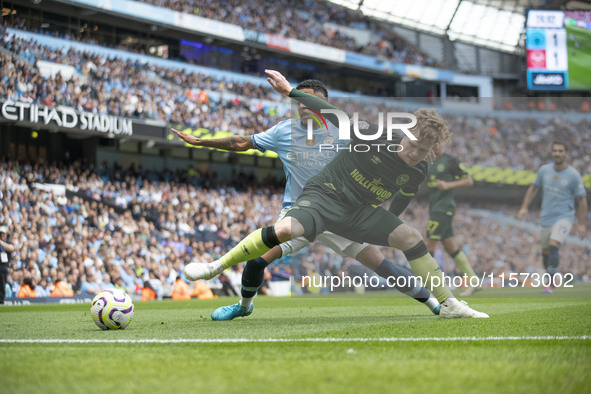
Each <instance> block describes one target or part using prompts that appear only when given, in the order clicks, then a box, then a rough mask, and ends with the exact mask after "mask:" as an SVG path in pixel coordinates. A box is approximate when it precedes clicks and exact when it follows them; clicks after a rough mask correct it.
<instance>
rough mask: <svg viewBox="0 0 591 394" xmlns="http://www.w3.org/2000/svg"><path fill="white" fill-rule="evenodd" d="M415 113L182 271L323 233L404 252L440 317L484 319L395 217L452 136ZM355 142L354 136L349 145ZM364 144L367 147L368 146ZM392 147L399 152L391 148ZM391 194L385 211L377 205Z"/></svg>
mask: <svg viewBox="0 0 591 394" xmlns="http://www.w3.org/2000/svg"><path fill="white" fill-rule="evenodd" d="M267 74H268V75H269V78H268V79H267V80H268V81H269V83H270V84H271V85H272V86H273V88H274V89H275V90H276V91H277V92H279V93H281V94H283V95H285V96H289V97H291V98H293V99H295V100H297V101H299V102H300V103H303V104H304V105H305V106H307V107H309V108H311V109H313V110H315V111H320V112H322V110H323V109H328V110H338V108H336V107H334V106H333V105H331V104H330V103H328V102H326V101H325V100H322V99H319V98H318V97H315V96H312V95H309V94H306V93H303V92H301V91H299V90H297V89H292V87H291V85H290V84H289V82H288V81H287V80H286V79H285V77H284V76H283V75H281V74H280V73H279V72H277V71H272V70H267ZM414 116H415V117H416V121H417V122H416V125H415V126H414V127H412V128H410V133H412V134H411V135H410V136H409V135H407V134H404V135H402V134H394V135H393V136H392V139H391V140H386V138H385V137H380V138H379V140H378V141H374V142H376V144H372V145H368V146H370V148H371V149H370V150H369V151H364V152H356V151H355V149H350V150H342V151H341V152H340V153H339V154H338V155H337V156H336V157H335V158H334V159H333V160H332V161H331V162H330V163H328V164H327V165H326V167H324V169H322V171H320V173H318V174H317V175H315V176H314V177H312V178H311V179H310V180H309V181H308V182H307V183H306V186H305V187H304V190H303V192H302V193H301V195H300V196H299V198H298V199H297V201H296V203H295V204H294V205H293V207H292V208H291V209H290V210H289V211H288V212H287V215H286V217H285V218H283V219H282V220H280V221H278V222H277V223H276V224H275V225H274V226H270V227H265V228H262V229H258V230H256V231H254V232H253V233H251V234H249V235H248V236H247V237H246V238H244V239H243V240H242V241H240V242H239V243H238V245H236V246H235V247H234V248H233V249H231V250H230V251H229V252H228V253H226V254H225V255H224V256H222V257H221V258H220V259H219V260H217V261H214V262H213V263H211V264H205V263H191V264H188V265H187V266H186V267H185V274H186V275H187V277H188V278H190V279H192V280H197V279H207V278H211V277H213V276H215V275H217V274H219V273H220V272H222V271H223V270H224V269H226V268H228V267H230V266H232V265H235V264H238V263H240V262H243V261H246V260H249V259H252V258H255V257H258V256H261V255H262V254H264V253H265V252H267V251H268V250H270V249H271V248H273V247H274V246H276V245H279V244H281V243H282V242H286V241H288V240H290V239H292V238H296V237H299V236H304V237H305V238H307V239H308V240H309V241H313V240H314V239H315V238H316V236H317V235H318V234H320V233H322V232H323V231H327V230H328V231H331V232H333V233H335V234H338V235H340V236H342V237H345V238H347V239H351V240H353V241H356V242H368V243H371V244H374V245H382V246H391V247H393V248H396V249H400V250H401V251H403V252H404V254H405V256H406V258H407V260H408V262H409V264H410V266H411V267H412V269H413V271H414V273H415V274H416V275H418V276H420V277H421V278H422V279H423V281H424V284H425V287H427V288H428V289H429V290H430V291H431V292H432V293H433V295H434V296H435V297H436V298H437V299H438V301H439V302H440V303H441V312H440V316H441V317H448V318H450V317H477V318H483V317H484V318H486V317H488V315H487V314H485V313H481V312H478V311H476V310H474V309H471V308H470V307H468V306H467V304H466V303H464V302H459V301H457V300H456V299H455V298H454V297H453V295H452V294H451V291H450V290H449V288H447V287H446V286H445V285H444V279H443V273H442V271H441V269H440V268H439V266H438V265H437V263H436V262H435V260H434V259H433V257H432V256H431V255H430V254H429V252H428V251H427V247H426V246H425V243H424V241H423V239H422V237H421V234H420V233H419V231H417V230H416V229H414V228H412V227H410V226H409V225H407V224H405V223H404V222H403V221H402V220H400V219H399V218H398V215H400V214H401V213H402V211H404V209H405V208H406V207H407V206H408V204H409V202H410V199H411V198H412V196H413V195H414V194H415V193H416V192H417V191H418V189H419V186H420V185H421V183H422V182H423V181H424V179H425V177H426V175H427V167H428V165H427V162H426V161H425V160H424V158H425V157H426V156H427V155H428V154H429V153H430V152H431V150H432V149H433V147H434V146H435V145H436V144H438V143H443V142H445V141H447V140H448V139H449V137H450V136H451V133H450V131H449V129H448V127H447V124H446V122H445V121H444V120H443V119H442V118H441V117H439V115H437V113H436V112H435V111H434V110H432V109H431V110H428V109H420V110H418V111H416V112H415V113H414ZM326 119H327V120H329V121H330V122H331V123H333V124H335V125H336V126H338V125H339V117H338V116H336V115H334V116H331V115H330V114H327V115H326ZM362 124H363V126H361V124H360V127H359V128H360V129H361V128H363V129H364V130H365V131H366V134H367V135H373V134H376V132H377V131H378V126H376V125H375V124H370V123H367V122H362ZM410 133H409V134H410ZM356 142H358V141H356V139H355V138H353V141H352V142H351V145H353V144H355V143H356ZM359 142H361V141H359ZM362 142H364V145H367V144H365V143H366V142H367V141H362ZM390 145H396V146H397V148H399V149H388V147H389V146H390ZM397 150H398V152H397ZM392 196H393V200H392V203H391V204H390V208H389V209H388V210H387V209H384V208H382V207H380V206H379V204H381V203H383V202H385V201H387V200H388V199H390V198H391V197H392Z"/></svg>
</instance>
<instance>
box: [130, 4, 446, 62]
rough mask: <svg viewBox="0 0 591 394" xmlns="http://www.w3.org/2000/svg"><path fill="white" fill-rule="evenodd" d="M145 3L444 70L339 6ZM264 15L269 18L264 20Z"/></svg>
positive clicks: (377, 25) (388, 31)
mask: <svg viewBox="0 0 591 394" xmlns="http://www.w3.org/2000/svg"><path fill="white" fill-rule="evenodd" d="M141 1H142V2H145V3H149V4H152V5H155V6H158V7H167V8H170V9H172V10H175V11H178V12H183V13H188V14H195V15H198V16H201V17H204V18H208V19H214V20H219V21H222V22H226V23H231V24H234V25H238V26H241V27H243V28H245V29H249V30H253V31H257V32H265V33H268V34H273V35H278V36H282V37H285V38H297V39H300V40H303V41H307V42H313V43H316V44H322V45H326V46H331V47H335V48H339V49H345V50H349V51H353V52H359V53H362V54H365V55H370V56H376V57H381V58H385V59H389V60H393V61H396V62H400V63H407V64H422V65H428V66H439V64H438V63H437V62H436V61H435V60H434V59H433V58H431V57H430V56H428V55H426V54H424V53H421V52H420V51H419V50H418V49H417V48H414V47H413V46H412V45H410V44H409V43H408V42H406V41H405V40H404V39H402V37H399V36H398V35H396V34H395V33H394V32H393V31H392V30H391V29H387V28H385V27H383V26H382V25H381V24H380V23H378V22H377V21H376V20H372V19H370V18H368V17H365V16H363V15H362V14H358V13H355V12H354V11H352V10H349V9H347V8H344V7H340V6H337V5H334V4H332V5H329V6H328V7H315V4H314V3H315V2H314V1H310V0H307V1H304V2H301V1H297V0H281V1H271V0H257V1H253V2H248V3H245V2H243V1H237V0H229V1H223V2H210V1H205V0H197V1H193V0H183V1H175V2H169V1H162V0H141ZM302 3H303V4H302ZM263 10H264V11H263ZM263 13H264V15H266V16H268V17H265V18H264V19H262V18H261V16H262V15H263ZM335 25H336V26H335ZM339 26H340V27H341V29H339ZM342 27H345V28H347V29H348V31H349V32H350V31H358V32H361V33H362V34H363V33H371V36H372V39H371V40H369V42H364V43H360V42H357V41H356V39H355V38H354V37H352V36H351V35H349V34H347V30H343V29H342Z"/></svg>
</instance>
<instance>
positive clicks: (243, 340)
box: [0, 335, 591, 344]
mask: <svg viewBox="0 0 591 394" xmlns="http://www.w3.org/2000/svg"><path fill="white" fill-rule="evenodd" d="M588 340H591V336H590V335H582V336H575V337H567V336H539V337H535V336H522V337H518V336H515V337H425V338H404V337H403V338H262V339H257V338H211V339H207V338H203V339H199V338H185V339H156V338H152V339H0V343H73V344H76V343H132V344H139V343H157V344H170V343H203V344H204V343H297V342H453V341H469V342H486V341H588Z"/></svg>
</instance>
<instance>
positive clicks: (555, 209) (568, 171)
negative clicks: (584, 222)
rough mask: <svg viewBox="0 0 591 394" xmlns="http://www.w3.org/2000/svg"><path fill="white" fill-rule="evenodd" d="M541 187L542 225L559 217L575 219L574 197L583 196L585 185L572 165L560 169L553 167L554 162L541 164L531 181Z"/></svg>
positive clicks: (548, 225)
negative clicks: (533, 179)
mask: <svg viewBox="0 0 591 394" xmlns="http://www.w3.org/2000/svg"><path fill="white" fill-rule="evenodd" d="M533 185H534V186H537V187H539V188H541V189H542V193H543V195H542V214H541V218H540V224H541V225H542V227H551V226H553V225H554V223H556V222H557V221H558V220H560V219H569V220H571V221H572V222H574V220H575V197H584V196H586V195H587V193H586V192H585V185H583V181H582V180H581V174H579V173H578V172H577V170H575V169H574V168H573V167H572V166H567V167H566V168H565V169H564V170H562V171H556V170H555V169H554V163H548V164H545V165H543V166H542V167H541V168H540V170H539V171H538V176H537V177H536V180H535V181H534V183H533Z"/></svg>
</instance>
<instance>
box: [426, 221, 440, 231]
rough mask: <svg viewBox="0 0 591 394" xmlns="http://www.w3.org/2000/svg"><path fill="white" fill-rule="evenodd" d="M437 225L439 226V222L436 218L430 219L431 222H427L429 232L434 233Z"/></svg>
mask: <svg viewBox="0 0 591 394" xmlns="http://www.w3.org/2000/svg"><path fill="white" fill-rule="evenodd" d="M437 227H439V222H436V221H435V220H429V223H427V232H428V233H432V232H434V231H435V229H436V228H437Z"/></svg>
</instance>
